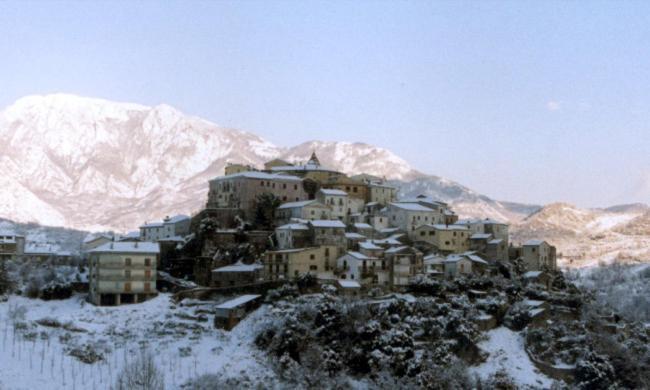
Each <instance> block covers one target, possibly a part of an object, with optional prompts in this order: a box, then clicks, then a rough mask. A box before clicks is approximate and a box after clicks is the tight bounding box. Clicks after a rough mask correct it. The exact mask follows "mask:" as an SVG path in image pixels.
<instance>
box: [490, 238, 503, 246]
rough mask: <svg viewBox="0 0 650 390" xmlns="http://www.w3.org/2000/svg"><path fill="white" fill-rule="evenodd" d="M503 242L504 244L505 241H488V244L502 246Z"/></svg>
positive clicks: (497, 239) (499, 239) (498, 239)
mask: <svg viewBox="0 0 650 390" xmlns="http://www.w3.org/2000/svg"><path fill="white" fill-rule="evenodd" d="M502 242H503V239H501V238H495V239H494V240H490V241H488V244H492V245H497V244H501V243H502Z"/></svg>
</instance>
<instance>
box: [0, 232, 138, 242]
mask: <svg viewBox="0 0 650 390" xmlns="http://www.w3.org/2000/svg"><path fill="white" fill-rule="evenodd" d="M1 235H2V234H0V236H1ZM138 236H140V233H139V232H138ZM100 238H105V239H107V240H109V241H110V240H112V239H113V236H111V235H109V234H94V233H89V234H88V235H87V236H86V237H85V238H84V241H83V243H84V244H88V243H89V242H93V241H95V240H97V239H100Z"/></svg>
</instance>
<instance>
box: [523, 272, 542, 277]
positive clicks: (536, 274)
mask: <svg viewBox="0 0 650 390" xmlns="http://www.w3.org/2000/svg"><path fill="white" fill-rule="evenodd" d="M541 274H542V271H528V272H526V273H525V274H523V277H524V279H535V278H537V277H539V275H541Z"/></svg>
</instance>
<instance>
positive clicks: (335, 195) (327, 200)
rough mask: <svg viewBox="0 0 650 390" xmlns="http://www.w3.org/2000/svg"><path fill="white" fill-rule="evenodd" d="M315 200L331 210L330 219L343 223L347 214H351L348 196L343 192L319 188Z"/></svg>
mask: <svg viewBox="0 0 650 390" xmlns="http://www.w3.org/2000/svg"><path fill="white" fill-rule="evenodd" d="M316 199H317V200H318V201H319V202H320V203H322V204H324V205H326V206H329V207H331V208H332V219H338V220H341V221H344V220H346V218H347V216H348V215H349V214H352V209H351V208H350V206H349V202H348V194H347V192H345V191H341V190H333V189H326V188H321V189H320V190H318V192H317V193H316Z"/></svg>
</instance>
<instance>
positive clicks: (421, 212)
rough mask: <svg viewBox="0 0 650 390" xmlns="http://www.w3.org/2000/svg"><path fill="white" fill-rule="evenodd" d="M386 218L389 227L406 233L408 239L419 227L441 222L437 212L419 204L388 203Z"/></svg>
mask: <svg viewBox="0 0 650 390" xmlns="http://www.w3.org/2000/svg"><path fill="white" fill-rule="evenodd" d="M386 216H387V217H388V224H389V225H390V226H392V227H395V228H399V229H400V230H402V231H404V232H406V233H407V234H408V235H409V237H413V236H414V235H415V229H417V228H418V227H419V226H422V225H426V224H431V223H441V222H442V219H441V217H440V213H439V212H437V211H436V210H433V209H431V208H429V207H426V206H423V205H421V204H419V203H398V202H393V203H389V204H388V206H387V208H386Z"/></svg>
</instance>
